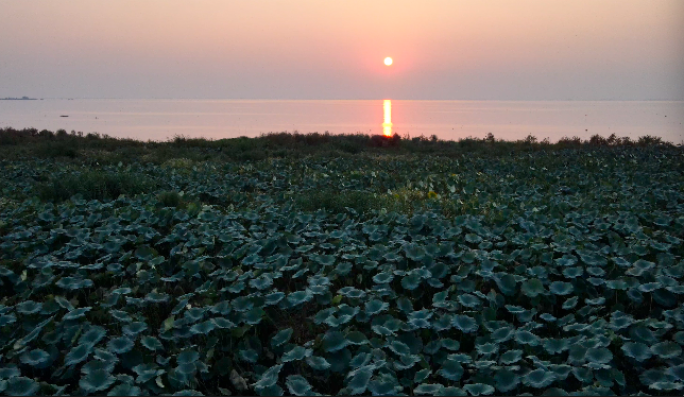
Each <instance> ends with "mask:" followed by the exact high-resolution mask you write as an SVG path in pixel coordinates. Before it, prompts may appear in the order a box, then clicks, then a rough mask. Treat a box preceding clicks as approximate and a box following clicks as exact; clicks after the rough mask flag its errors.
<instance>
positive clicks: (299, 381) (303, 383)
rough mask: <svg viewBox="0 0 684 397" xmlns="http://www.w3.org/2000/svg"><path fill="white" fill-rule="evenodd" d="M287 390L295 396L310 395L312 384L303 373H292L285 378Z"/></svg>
mask: <svg viewBox="0 0 684 397" xmlns="http://www.w3.org/2000/svg"><path fill="white" fill-rule="evenodd" d="M285 385H286V386H287V390H289V391H290V393H292V394H293V395H295V396H309V395H311V385H310V384H309V382H308V381H307V380H306V379H305V378H304V377H303V376H301V375H290V376H288V377H287V379H286V380H285Z"/></svg>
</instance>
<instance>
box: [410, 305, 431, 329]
mask: <svg viewBox="0 0 684 397" xmlns="http://www.w3.org/2000/svg"><path fill="white" fill-rule="evenodd" d="M433 315H434V314H433V313H432V311H430V310H428V309H423V310H418V311H415V312H413V313H409V315H408V323H409V324H410V325H412V326H414V327H417V328H430V327H431V324H430V321H428V320H430V318H432V316H433Z"/></svg>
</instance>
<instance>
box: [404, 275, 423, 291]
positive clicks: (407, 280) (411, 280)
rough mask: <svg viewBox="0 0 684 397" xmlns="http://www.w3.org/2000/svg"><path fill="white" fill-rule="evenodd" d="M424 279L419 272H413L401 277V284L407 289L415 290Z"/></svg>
mask: <svg viewBox="0 0 684 397" xmlns="http://www.w3.org/2000/svg"><path fill="white" fill-rule="evenodd" d="M422 281H423V279H422V277H420V276H419V275H418V274H415V273H411V274H409V275H407V276H405V277H403V278H402V279H401V286H402V287H403V288H404V289H406V290H409V291H413V290H415V289H416V288H418V286H419V285H420V283H421V282H422Z"/></svg>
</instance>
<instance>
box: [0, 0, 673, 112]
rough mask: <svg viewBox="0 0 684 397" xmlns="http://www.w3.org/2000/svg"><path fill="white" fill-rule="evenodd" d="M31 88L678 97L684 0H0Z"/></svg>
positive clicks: (193, 93)
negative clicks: (391, 60)
mask: <svg viewBox="0 0 684 397" xmlns="http://www.w3.org/2000/svg"><path fill="white" fill-rule="evenodd" d="M386 56H391V57H393V58H394V65H393V66H392V67H389V68H388V67H385V66H384V65H383V59H384V58H385V57H386ZM22 95H28V96H35V97H45V98H60V97H72V98H140V99H144V98H173V99H379V98H393V99H500V100H518V99H519V100H546V99H549V100H566V99H572V100H601V99H618V100H619V99H625V100H639V99H666V100H684V0H600V1H596V0H567V1H565V0H564V1H560V0H554V1H549V0H516V1H508V0H502V1H493V0H492V1H489V0H485V1H483V0H477V1H458V0H441V1H438V0H426V1H416V0H410V1H405V0H392V1H384V0H382V1H380V0H374V1H365V0H364V1H359V0H345V1H323V0H288V1H275V0H273V1H260V0H256V1H237V0H216V1H215V0H196V1H176V0H145V1H139V0H136V1H128V0H116V1H92V0H69V1H47V0H35V1H2V2H0V97H5V96H22Z"/></svg>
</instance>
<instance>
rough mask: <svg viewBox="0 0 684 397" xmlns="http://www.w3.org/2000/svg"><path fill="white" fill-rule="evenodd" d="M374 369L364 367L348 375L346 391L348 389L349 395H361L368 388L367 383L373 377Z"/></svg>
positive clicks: (370, 366) (372, 367)
mask: <svg viewBox="0 0 684 397" xmlns="http://www.w3.org/2000/svg"><path fill="white" fill-rule="evenodd" d="M374 369H375V367H374V366H372V365H366V366H363V367H360V368H357V369H355V370H354V371H352V372H350V373H349V375H348V377H349V383H348V384H347V389H349V393H350V394H351V395H359V394H363V393H364V392H365V391H366V389H367V388H368V383H369V382H370V379H371V377H372V376H373V371H374Z"/></svg>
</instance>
